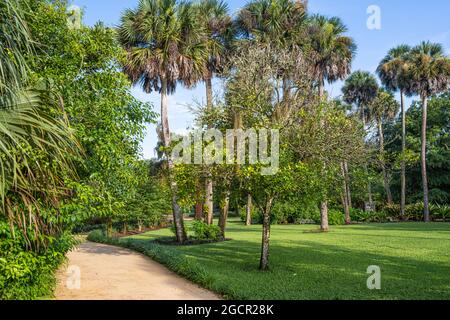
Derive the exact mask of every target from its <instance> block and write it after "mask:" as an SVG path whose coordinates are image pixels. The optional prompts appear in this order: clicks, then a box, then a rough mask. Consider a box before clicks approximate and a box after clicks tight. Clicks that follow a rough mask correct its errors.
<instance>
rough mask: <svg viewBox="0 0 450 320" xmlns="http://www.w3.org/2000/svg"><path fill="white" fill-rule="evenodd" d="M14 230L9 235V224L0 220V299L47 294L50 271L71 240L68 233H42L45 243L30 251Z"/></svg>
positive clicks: (51, 280) (51, 285) (51, 277)
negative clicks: (46, 234)
mask: <svg viewBox="0 0 450 320" xmlns="http://www.w3.org/2000/svg"><path fill="white" fill-rule="evenodd" d="M18 231H19V230H18V229H16V230H15V238H13V236H12V234H11V230H10V227H9V225H8V224H7V223H6V221H4V220H0V300H2V299H26V300H29V299H38V298H44V297H50V296H51V294H52V291H53V288H54V285H55V279H54V273H55V271H56V269H57V268H58V267H59V266H60V264H61V263H62V262H63V261H64V259H65V254H66V252H68V251H69V250H70V249H72V248H73V246H74V245H75V241H74V239H73V237H72V236H71V235H70V234H68V233H63V234H60V235H58V236H52V237H50V236H46V242H47V243H48V246H46V247H41V248H39V249H37V250H33V251H32V250H29V249H28V243H27V239H26V238H25V237H24V236H23V234H22V233H21V232H18ZM29 233H30V235H31V234H32V233H33V231H32V230H29Z"/></svg>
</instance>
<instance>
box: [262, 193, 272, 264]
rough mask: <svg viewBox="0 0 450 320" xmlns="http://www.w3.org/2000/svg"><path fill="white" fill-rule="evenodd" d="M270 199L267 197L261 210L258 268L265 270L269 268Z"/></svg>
mask: <svg viewBox="0 0 450 320" xmlns="http://www.w3.org/2000/svg"><path fill="white" fill-rule="evenodd" d="M272 201H273V199H269V200H268V201H267V204H266V207H265V208H264V210H263V231H262V244H261V259H260V261H259V269H260V270H267V269H268V268H269V241H270V211H271V208H272Z"/></svg>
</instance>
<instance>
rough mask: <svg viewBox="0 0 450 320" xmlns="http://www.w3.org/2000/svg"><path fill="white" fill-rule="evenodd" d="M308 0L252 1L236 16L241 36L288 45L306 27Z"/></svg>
mask: <svg viewBox="0 0 450 320" xmlns="http://www.w3.org/2000/svg"><path fill="white" fill-rule="evenodd" d="M306 6H307V1H293V0H253V1H251V2H249V3H247V4H246V5H245V7H244V8H242V9H241V10H240V11H239V13H238V16H237V18H236V26H237V30H238V32H239V33H240V35H241V36H242V37H244V38H246V39H252V40H256V41H260V42H265V43H277V44H280V45H289V44H291V43H292V41H295V40H296V39H298V36H299V34H300V32H301V30H302V28H303V26H304V21H305V17H306Z"/></svg>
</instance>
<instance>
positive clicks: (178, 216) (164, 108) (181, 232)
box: [161, 79, 186, 243]
mask: <svg viewBox="0 0 450 320" xmlns="http://www.w3.org/2000/svg"><path fill="white" fill-rule="evenodd" d="M161 125H162V132H163V140H164V147H165V151H164V152H165V154H166V157H167V166H168V168H169V183H170V190H171V193H172V211H173V221H174V224H175V230H176V237H177V241H178V243H183V242H184V241H185V240H186V230H185V228H184V221H183V213H182V212H181V208H180V206H179V205H178V196H177V192H178V186H177V183H176V181H175V179H174V177H173V170H174V167H175V166H174V163H173V159H172V154H171V153H170V152H169V151H168V148H169V147H170V129H169V117H168V95H167V80H166V79H162V80H161Z"/></svg>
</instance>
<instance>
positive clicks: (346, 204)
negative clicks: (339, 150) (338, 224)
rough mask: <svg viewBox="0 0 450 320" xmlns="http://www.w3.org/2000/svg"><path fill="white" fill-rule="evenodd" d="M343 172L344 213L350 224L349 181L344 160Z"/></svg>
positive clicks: (346, 221) (342, 164)
mask: <svg viewBox="0 0 450 320" xmlns="http://www.w3.org/2000/svg"><path fill="white" fill-rule="evenodd" d="M341 173H342V178H343V184H342V196H341V198H342V206H343V207H344V214H345V224H350V223H351V219H350V208H349V204H348V198H347V181H346V179H345V165H344V163H343V162H341Z"/></svg>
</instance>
